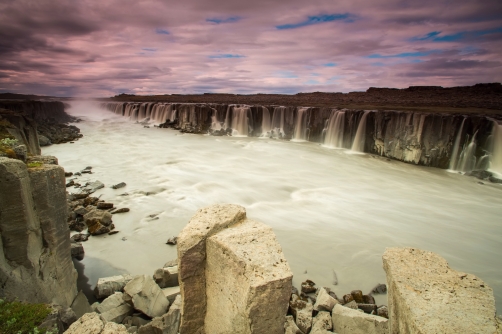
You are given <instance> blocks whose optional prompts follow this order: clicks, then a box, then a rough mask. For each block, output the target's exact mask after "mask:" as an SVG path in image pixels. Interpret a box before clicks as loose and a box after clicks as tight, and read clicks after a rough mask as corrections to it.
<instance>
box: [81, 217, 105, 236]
mask: <svg viewBox="0 0 502 334" xmlns="http://www.w3.org/2000/svg"><path fill="white" fill-rule="evenodd" d="M85 224H86V225H87V231H88V232H89V233H90V234H91V235H101V234H105V233H108V232H110V227H108V226H106V225H103V223H102V222H101V220H100V219H95V218H94V219H87V220H86V221H85Z"/></svg>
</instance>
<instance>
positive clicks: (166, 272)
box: [153, 266, 179, 288]
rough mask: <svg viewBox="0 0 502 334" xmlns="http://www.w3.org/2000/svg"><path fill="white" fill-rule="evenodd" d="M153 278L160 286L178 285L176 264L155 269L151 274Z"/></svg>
mask: <svg viewBox="0 0 502 334" xmlns="http://www.w3.org/2000/svg"><path fill="white" fill-rule="evenodd" d="M153 279H154V280H155V283H157V284H158V285H159V287H160V288H168V287H172V286H178V285H179V282H178V266H174V267H167V268H161V269H157V270H156V271H155V273H154V274H153Z"/></svg>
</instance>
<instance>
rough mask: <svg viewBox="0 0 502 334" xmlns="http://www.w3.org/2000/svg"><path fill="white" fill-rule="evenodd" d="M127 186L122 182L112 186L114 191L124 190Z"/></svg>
mask: <svg viewBox="0 0 502 334" xmlns="http://www.w3.org/2000/svg"><path fill="white" fill-rule="evenodd" d="M126 185H127V184H126V183H125V182H120V183H117V184H115V185H113V186H112V188H113V189H120V188H124V187H125V186H126Z"/></svg>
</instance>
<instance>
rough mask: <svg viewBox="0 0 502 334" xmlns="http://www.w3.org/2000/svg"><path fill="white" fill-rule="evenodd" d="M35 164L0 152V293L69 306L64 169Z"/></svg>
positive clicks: (72, 289)
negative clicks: (4, 155) (5, 156)
mask: <svg viewBox="0 0 502 334" xmlns="http://www.w3.org/2000/svg"><path fill="white" fill-rule="evenodd" d="M54 160H55V159H54ZM45 161H48V160H46V159H45ZM35 165H36V167H32V168H28V167H27V165H26V164H25V163H23V162H22V161H19V160H14V159H9V158H2V157H0V189H1V191H0V236H1V238H0V287H1V289H0V297H1V298H7V299H15V298H17V299H19V300H20V301H27V302H33V303H35V302H43V303H56V304H59V305H61V306H63V307H69V306H70V305H71V303H72V301H73V300H74V298H75V296H76V295H77V288H76V280H77V272H76V270H75V268H74V266H73V262H72V260H71V254H70V231H69V229H68V225H67V223H66V217H67V213H66V210H67V207H66V187H65V177H64V170H63V168H62V167H60V166H57V165H50V164H35Z"/></svg>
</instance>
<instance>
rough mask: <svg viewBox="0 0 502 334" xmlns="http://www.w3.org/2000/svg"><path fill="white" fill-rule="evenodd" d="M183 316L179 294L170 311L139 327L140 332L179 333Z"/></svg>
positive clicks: (142, 333)
mask: <svg viewBox="0 0 502 334" xmlns="http://www.w3.org/2000/svg"><path fill="white" fill-rule="evenodd" d="M180 318H181V296H177V297H176V299H175V301H174V303H173V304H172V305H171V307H170V308H169V312H167V313H166V314H164V315H163V316H161V317H156V318H153V319H152V321H151V322H150V323H148V324H146V325H144V326H142V327H140V328H139V331H138V334H177V333H178V328H179V324H180Z"/></svg>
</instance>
